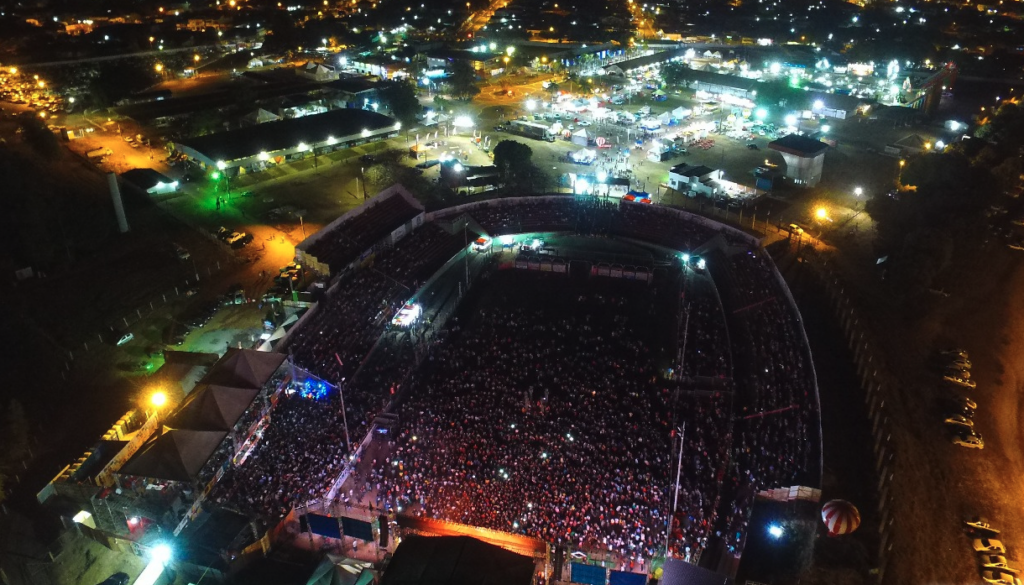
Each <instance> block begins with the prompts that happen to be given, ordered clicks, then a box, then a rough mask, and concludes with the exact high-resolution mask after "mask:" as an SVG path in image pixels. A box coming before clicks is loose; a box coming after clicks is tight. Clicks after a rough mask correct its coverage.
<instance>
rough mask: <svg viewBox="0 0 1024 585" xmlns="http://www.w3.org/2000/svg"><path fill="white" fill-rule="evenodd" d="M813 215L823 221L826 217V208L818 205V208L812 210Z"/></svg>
mask: <svg viewBox="0 0 1024 585" xmlns="http://www.w3.org/2000/svg"><path fill="white" fill-rule="evenodd" d="M814 215H815V217H817V218H818V219H819V220H821V221H824V220H826V219H828V210H827V209H825V208H824V207H819V208H818V209H816V210H815V211H814Z"/></svg>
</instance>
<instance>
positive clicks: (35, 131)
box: [20, 113, 63, 160]
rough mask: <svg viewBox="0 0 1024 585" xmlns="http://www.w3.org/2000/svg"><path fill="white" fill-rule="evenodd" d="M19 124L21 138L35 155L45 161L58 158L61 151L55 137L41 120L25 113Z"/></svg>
mask: <svg viewBox="0 0 1024 585" xmlns="http://www.w3.org/2000/svg"><path fill="white" fill-rule="evenodd" d="M20 122H21V124H20V126H21V137H22V139H23V140H24V141H25V144H27V145H29V147H31V148H32V150H33V151H35V153H36V154H38V155H39V156H41V157H43V158H44V159H46V160H57V159H58V158H60V156H61V154H62V153H63V150H61V147H60V144H59V143H58V142H57V136H56V135H55V134H54V133H53V132H51V131H50V129H49V128H47V127H46V124H45V123H44V122H43V121H42V120H40V119H39V118H37V117H36V116H33V115H32V114H29V113H26V114H22V115H21V119H20Z"/></svg>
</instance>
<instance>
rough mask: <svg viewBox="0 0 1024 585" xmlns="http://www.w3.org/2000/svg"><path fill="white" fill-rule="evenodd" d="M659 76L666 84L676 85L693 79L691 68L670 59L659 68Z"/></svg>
mask: <svg viewBox="0 0 1024 585" xmlns="http://www.w3.org/2000/svg"><path fill="white" fill-rule="evenodd" d="M661 78H662V79H664V80H665V84H666V85H669V86H671V87H678V86H680V85H685V84H686V82H688V81H690V80H691V79H693V69H690V67H689V66H688V65H686V64H685V63H680V62H678V61H672V62H669V63H666V64H665V66H664V67H662V68H661Z"/></svg>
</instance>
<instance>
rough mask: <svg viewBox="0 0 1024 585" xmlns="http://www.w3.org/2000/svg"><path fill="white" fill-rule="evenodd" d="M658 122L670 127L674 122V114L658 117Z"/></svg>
mask: <svg viewBox="0 0 1024 585" xmlns="http://www.w3.org/2000/svg"><path fill="white" fill-rule="evenodd" d="M658 121H659V122H661V123H662V124H665V125H668V124H670V123H671V122H672V114H670V113H668V112H665V113H663V114H661V115H660V116H658Z"/></svg>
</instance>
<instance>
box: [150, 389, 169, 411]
mask: <svg viewBox="0 0 1024 585" xmlns="http://www.w3.org/2000/svg"><path fill="white" fill-rule="evenodd" d="M149 403H150V404H152V405H153V406H155V407H157V408H160V407H161V406H163V405H165V404H167V394H166V393H165V392H163V391H162V390H157V391H156V392H154V393H153V395H152V396H150V397H149Z"/></svg>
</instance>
